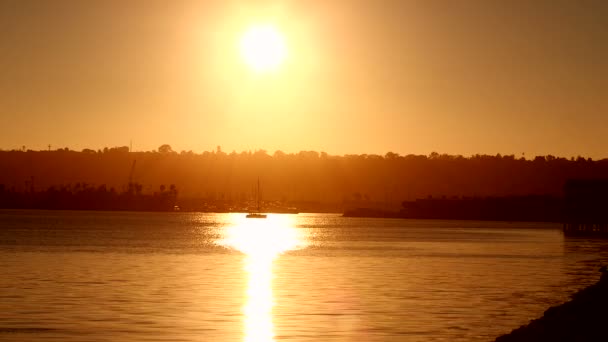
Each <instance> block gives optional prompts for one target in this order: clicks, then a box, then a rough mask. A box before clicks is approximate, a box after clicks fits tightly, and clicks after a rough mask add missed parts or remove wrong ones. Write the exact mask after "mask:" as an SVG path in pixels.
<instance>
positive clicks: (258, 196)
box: [256, 177, 260, 213]
mask: <svg viewBox="0 0 608 342" xmlns="http://www.w3.org/2000/svg"><path fill="white" fill-rule="evenodd" d="M256 197H257V200H258V213H259V212H260V177H258V191H257V196H256Z"/></svg>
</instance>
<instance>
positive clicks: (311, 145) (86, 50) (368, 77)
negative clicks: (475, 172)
mask: <svg viewBox="0 0 608 342" xmlns="http://www.w3.org/2000/svg"><path fill="white" fill-rule="evenodd" d="M607 18H608V1H605V0H597V1H584V0H576V1H575V0H572V1H561V0H546V1H545V0H504V1H492V0H479V1H473V0H470V1H465V0H460V1H456V0H454V1H448V0H444V1H433V0H420V1H406V0H394V1H390V0H380V1H371V0H358V1H357V0H352V1H346V0H344V1H340V0H334V1H328V0H318V1H317V0H301V1H295V0H294V1H228V0H221V1H204V0H200V1H169V0H166V1H151V0H145V1H144V0H141V1H123V0H121V1H110V0H99V1H97V0H87V1H82V0H74V1H61V0H52V1H42V0H38V1H35V0H31V1H30V0H0V130H1V132H0V148H4V149H10V148H17V147H20V146H22V145H26V146H27V147H28V148H33V149H42V148H46V146H47V144H52V145H53V147H54V148H55V147H65V146H67V147H70V148H72V149H82V148H85V147H91V148H95V149H97V148H103V147H104V146H123V145H128V144H129V141H130V140H133V145H134V149H135V150H151V149H156V148H157V147H158V146H159V145H161V144H164V143H168V144H170V145H171V146H173V148H174V149H175V150H178V151H180V150H194V151H203V150H210V149H214V148H215V146H217V145H221V146H222V148H223V149H224V150H225V151H228V152H230V151H232V150H237V151H241V150H249V149H251V150H253V149H259V148H262V149H266V150H268V151H271V152H272V151H274V150H277V149H280V150H283V151H285V152H297V151H300V150H317V151H326V152H328V153H330V154H345V153H377V154H384V153H385V152H387V151H394V152H397V153H401V154H408V153H417V154H428V153H430V152H432V151H437V152H440V153H450V154H464V155H469V154H474V153H488V154H496V153H502V154H516V155H518V156H519V155H521V153H522V152H525V153H526V156H533V155H536V154H554V155H561V156H567V157H569V156H576V155H583V156H590V157H594V158H601V157H608V19H607ZM260 22H263V23H273V24H274V25H275V26H276V27H278V28H279V29H280V30H281V32H282V34H283V35H284V37H285V39H286V41H287V44H288V56H287V60H286V62H285V64H284V65H282V67H281V68H280V69H279V70H277V71H276V72H275V73H273V74H255V73H253V72H251V70H248V69H247V67H246V66H245V64H244V63H243V62H242V60H241V58H240V56H239V53H238V48H237V46H238V42H239V37H240V36H241V35H242V34H243V32H244V31H245V30H246V29H247V27H248V26H250V25H252V24H255V23H260Z"/></svg>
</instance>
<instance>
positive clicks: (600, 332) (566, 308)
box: [494, 266, 608, 342]
mask: <svg viewBox="0 0 608 342" xmlns="http://www.w3.org/2000/svg"><path fill="white" fill-rule="evenodd" d="M600 272H602V275H601V277H600V280H599V281H598V282H597V283H595V284H593V285H590V286H588V287H586V288H584V289H582V290H579V291H578V292H576V293H574V294H573V295H572V296H571V299H570V301H568V302H565V303H562V304H559V305H556V306H552V307H550V308H549V309H547V310H546V311H545V312H544V314H543V316H542V317H540V318H537V319H534V320H531V321H530V322H529V323H528V324H525V325H522V326H521V327H519V328H516V329H514V330H512V331H511V332H510V333H507V334H504V335H502V336H499V337H498V338H496V339H495V340H494V342H528V341H529V342H532V341H535V342H538V341H540V342H543V341H564V342H565V341H577V342H591V341H593V342H595V341H608V329H607V328H606V322H608V271H607V270H606V266H604V267H602V268H601V269H600Z"/></svg>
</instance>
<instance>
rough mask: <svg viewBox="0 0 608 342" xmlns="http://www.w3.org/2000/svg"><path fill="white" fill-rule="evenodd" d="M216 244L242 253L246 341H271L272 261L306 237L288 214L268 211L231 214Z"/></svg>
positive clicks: (297, 246) (303, 241)
mask: <svg viewBox="0 0 608 342" xmlns="http://www.w3.org/2000/svg"><path fill="white" fill-rule="evenodd" d="M218 244H220V245H222V246H225V247H230V248H234V249H236V250H238V251H240V252H242V253H244V254H245V255H246V257H245V271H246V272H247V275H248V283H247V302H246V303H245V305H244V306H243V314H244V325H245V327H244V328H245V336H244V341H246V342H270V341H274V327H273V324H272V306H273V305H274V299H273V295H272V277H273V272H272V264H273V260H274V259H275V258H276V257H278V256H279V255H280V254H281V253H284V252H287V251H290V250H295V249H299V248H303V247H305V245H306V241H305V239H304V237H303V236H302V233H301V230H298V229H296V228H294V218H293V216H291V215H269V216H268V218H267V219H247V218H245V216H244V215H239V216H236V215H235V216H234V221H233V225H231V226H229V227H226V228H225V229H224V230H223V232H222V238H221V239H220V240H218Z"/></svg>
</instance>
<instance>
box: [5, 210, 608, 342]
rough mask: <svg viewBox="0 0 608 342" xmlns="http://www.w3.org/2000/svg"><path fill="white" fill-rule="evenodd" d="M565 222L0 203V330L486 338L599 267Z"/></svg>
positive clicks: (57, 336) (64, 336)
mask: <svg viewBox="0 0 608 342" xmlns="http://www.w3.org/2000/svg"><path fill="white" fill-rule="evenodd" d="M559 228H560V227H559V225H554V224H524V223H492V222H459V221H416V220H391V219H357V218H341V217H338V216H337V215H315V214H306V215H302V214H300V215H274V216H272V215H271V216H269V218H268V219H266V220H255V219H253V220H252V219H249V220H248V219H245V218H244V215H242V214H197V213H115V212H50V211H0V340H1V341H41V340H44V341H256V342H257V341H488V340H492V339H493V338H495V337H496V336H498V335H500V334H502V333H506V332H509V331H510V330H511V329H513V328H515V327H518V326H519V325H521V324H523V323H526V322H527V321H528V320H530V319H532V318H535V317H537V316H539V315H541V314H542V312H543V311H544V310H545V309H546V308H548V307H549V306H551V305H554V304H557V303H559V302H561V301H564V300H566V299H567V298H568V295H569V294H571V293H573V292H574V291H576V290H577V289H580V288H582V287H585V286H586V285H589V284H591V283H593V282H595V281H596V280H597V278H598V276H599V274H598V272H597V269H598V268H599V265H600V264H601V263H606V262H608V242H607V241H602V240H587V239H569V238H568V239H566V238H564V237H563V236H562V234H561V231H560V230H559Z"/></svg>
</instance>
